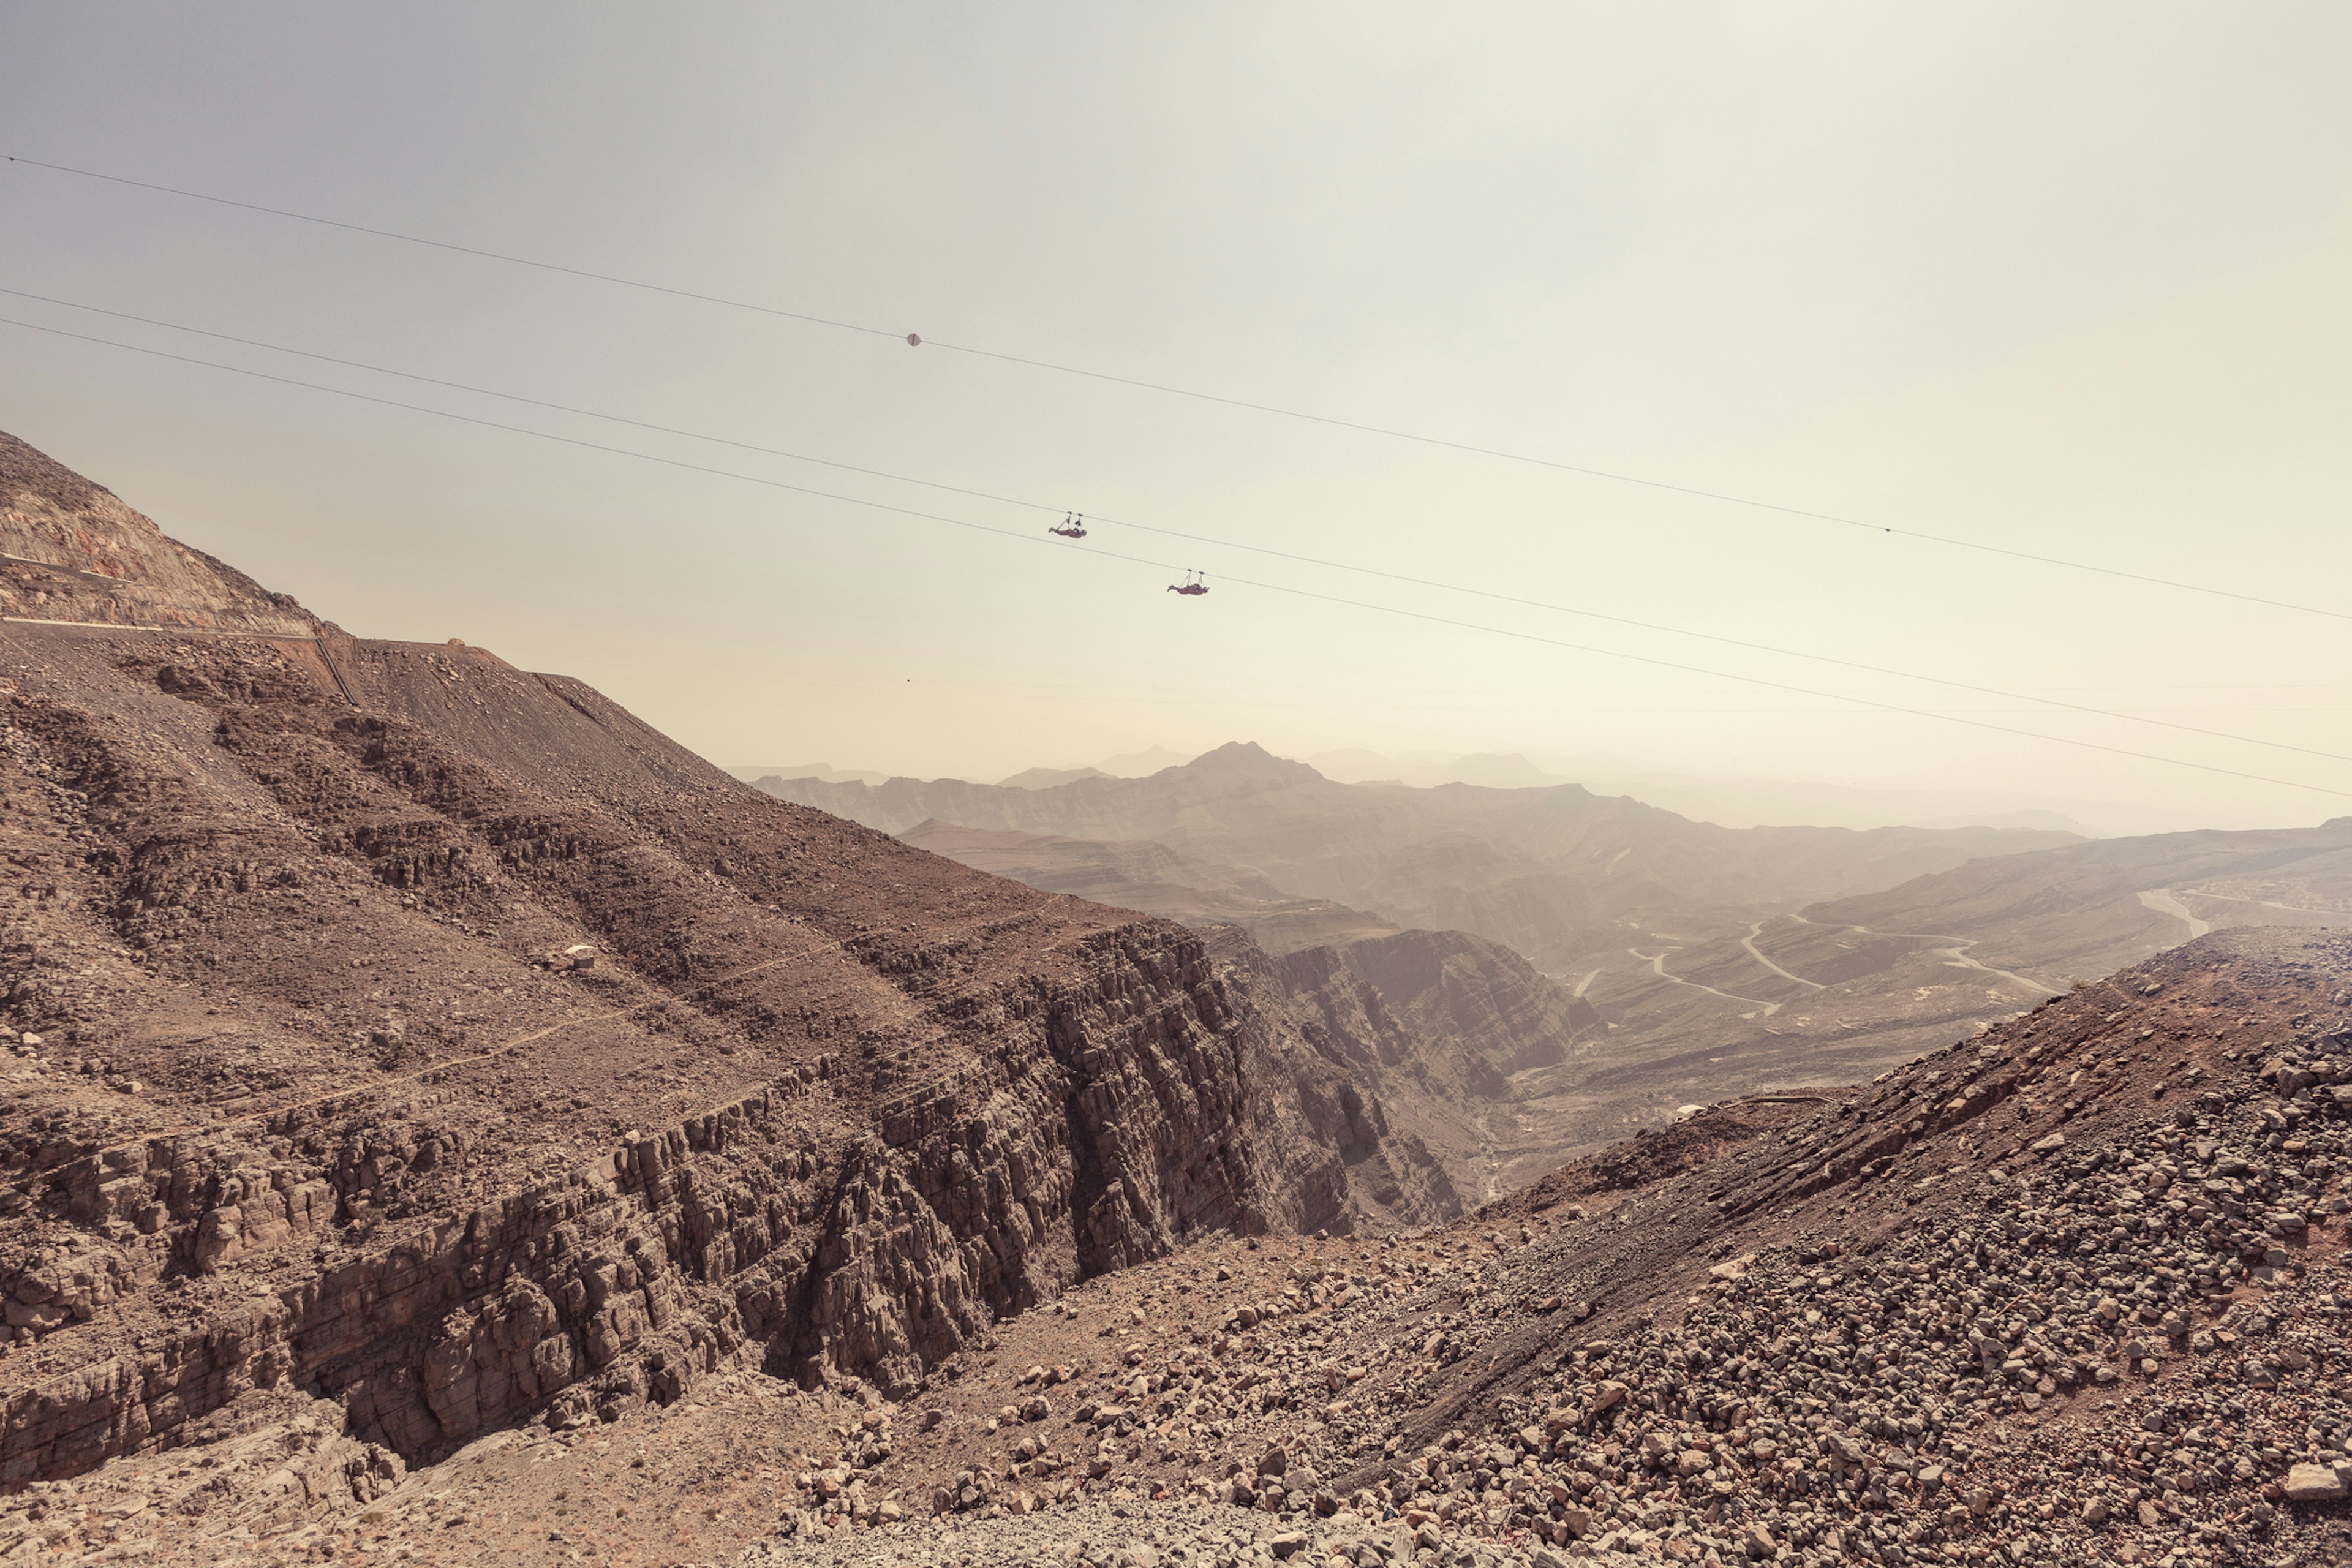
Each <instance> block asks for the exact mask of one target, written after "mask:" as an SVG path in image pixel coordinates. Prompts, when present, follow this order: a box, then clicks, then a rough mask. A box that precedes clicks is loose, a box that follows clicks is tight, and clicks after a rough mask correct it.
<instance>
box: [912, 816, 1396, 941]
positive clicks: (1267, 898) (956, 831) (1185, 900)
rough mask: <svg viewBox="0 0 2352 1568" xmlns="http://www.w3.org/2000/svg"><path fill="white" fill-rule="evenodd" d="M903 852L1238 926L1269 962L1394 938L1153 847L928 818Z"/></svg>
mask: <svg viewBox="0 0 2352 1568" xmlns="http://www.w3.org/2000/svg"><path fill="white" fill-rule="evenodd" d="M898 838H899V840H900V842H902V843H907V844H912V845H914V846H915V847H917V848H919V849H928V850H929V851H930V852H931V853H932V854H934V855H944V856H946V857H947V858H949V859H950V860H955V861H959V862H961V864H963V865H966V866H970V867H971V868H973V869H975V870H980V871H986V872H988V873H990V874H991V875H992V876H997V877H1010V878H1012V879H1013V880H1014V881H1016V882H1026V883H1028V884H1029V885H1030V886H1031V887H1033V888H1042V889H1045V891H1047V892H1049V893H1074V894H1076V896H1077V897H1079V898H1082V899H1092V900H1095V901H1097V903H1106V904H1116V905H1118V907H1119V908H1121V909H1128V910H1144V911H1145V912H1146V913H1149V914H1155V915H1165V916H1167V917H1168V918H1169V919H1170V920H1171V921H1181V922H1183V923H1184V924H1186V925H1189V926H1208V925H1237V926H1239V927H1241V928H1242V929H1243V930H1244V931H1247V932H1249V934H1250V938H1251V940H1252V941H1254V942H1256V943H1257V944H1258V945H1259V946H1260V947H1263V948H1265V950H1266V951H1267V952H1275V953H1283V952H1297V950H1298V949H1300V948H1302V947H1318V946H1322V945H1325V944H1327V943H1330V942H1352V941H1354V940H1355V939H1357V938H1359V937H1364V936H1376V935H1381V934H1384V933H1386V932H1388V931H1394V930H1396V929H1397V926H1396V922H1395V921H1388V920H1383V919H1381V917H1380V916H1378V915H1375V914H1367V913H1366V912H1365V911H1363V910H1352V909H1349V907H1348V906H1347V905H1345V904H1342V903H1338V902H1335V901H1333V900H1329V899H1302V898H1299V897H1297V896H1296V895H1294V894H1291V893H1287V892H1285V891H1284V890H1283V889H1280V888H1278V887H1276V886H1275V885H1274V883H1273V882H1272V881H1271V880H1269V879H1267V878H1266V877H1265V874H1264V873H1262V872H1258V871H1253V870H1249V869H1246V868H1243V867H1239V866H1229V865H1223V864H1221V863H1219V862H1217V861H1213V860H1198V859H1194V858H1192V857H1191V856H1188V855H1179V854H1177V853H1176V852H1175V851H1174V850H1172V849H1171V848H1169V847H1166V846H1165V845H1161V844H1154V843H1152V842H1150V840H1149V839H1137V840H1131V841H1129V842H1126V843H1104V842H1102V841H1100V840H1098V839H1092V838H1072V837H1068V836H1066V835H1061V834H1045V833H1022V832H1018V831H1013V830H1010V829H995V830H992V829H988V828H979V827H962V826H957V825H955V824H953V823H947V822H941V821H940V820H938V819H937V818H936V817H927V818H925V819H924V820H923V821H921V822H919V823H917V824H916V825H915V826H912V827H910V828H908V829H907V830H906V831H905V832H904V833H901V834H899V835H898Z"/></svg>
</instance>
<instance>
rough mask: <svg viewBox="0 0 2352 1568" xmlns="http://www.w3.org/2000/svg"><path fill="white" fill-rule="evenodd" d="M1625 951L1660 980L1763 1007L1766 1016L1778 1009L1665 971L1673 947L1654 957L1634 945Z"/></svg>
mask: <svg viewBox="0 0 2352 1568" xmlns="http://www.w3.org/2000/svg"><path fill="white" fill-rule="evenodd" d="M1625 951H1626V952H1630V953H1632V954H1633V956H1634V957H1635V958H1638V959H1640V960H1641V961H1642V962H1643V963H1646V964H1648V965H1649V966H1650V973H1653V974H1654V975H1656V976H1657V977H1658V978H1659V979H1661V980H1671V981H1673V982H1674V983H1675V984H1677V985H1687V986H1689V987H1690V988H1691V989H1692V990H1694V991H1704V992H1706V994H1708V995H1710V996H1720V997H1722V998H1723V999H1724V1000H1725V1001H1727V1002H1738V1003H1740V1004H1742V1005H1746V1006H1749V1007H1761V1008H1763V1009H1764V1012H1763V1016H1765V1017H1768V1018H1769V1017H1770V1016H1772V1015H1773V1014H1775V1013H1777V1012H1779V1011H1780V1003H1778V1002H1767V1001H1765V1000H1764V999H1763V998H1762V997H1760V996H1734V995H1733V994H1731V993H1730V992H1728V991H1717V989H1716V988H1715V987H1714V986H1712V985H1702V984H1699V983H1698V982H1697V981H1696V980H1685V979H1684V978H1683V977H1682V976H1681V975H1679V974H1669V973H1666V954H1667V953H1669V952H1675V949H1674V948H1671V947H1669V948H1663V949H1661V950H1660V951H1659V952H1658V955H1657V956H1656V957H1655V958H1653V957H1651V956H1650V955H1649V954H1648V953H1646V952H1643V951H1642V950H1641V949H1639V948H1636V947H1629V948H1627V949H1626V950H1625ZM1789 978H1790V979H1791V980H1793V979H1795V978H1796V976H1795V975H1793V974H1792V975H1790V977H1789Z"/></svg>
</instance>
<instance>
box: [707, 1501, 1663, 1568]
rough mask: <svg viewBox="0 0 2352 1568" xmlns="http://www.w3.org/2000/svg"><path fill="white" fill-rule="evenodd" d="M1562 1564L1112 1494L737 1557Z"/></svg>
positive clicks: (1184, 1566) (1513, 1549)
mask: <svg viewBox="0 0 2352 1568" xmlns="http://www.w3.org/2000/svg"><path fill="white" fill-rule="evenodd" d="M1565 1561H1566V1559H1565V1554H1563V1553H1559V1552H1554V1551H1552V1550H1550V1549H1549V1548H1543V1547H1538V1546H1534V1545H1516V1546H1515V1545H1511V1544H1507V1543H1494V1542H1459V1543H1448V1544H1446V1545H1444V1546H1442V1547H1437V1548H1432V1547H1428V1546H1416V1545H1415V1544H1414V1531H1413V1528H1412V1526H1410V1525H1407V1524H1405V1523H1404V1522H1403V1521H1402V1520H1398V1521H1390V1522H1388V1523H1386V1524H1383V1525H1381V1526H1378V1527H1372V1526H1369V1525H1367V1523H1366V1522H1365V1521H1362V1520H1360V1519H1356V1518H1354V1517H1352V1516H1350V1517H1349V1518H1347V1519H1346V1520H1344V1521H1340V1520H1320V1521H1311V1522H1305V1523H1298V1522H1294V1521H1287V1520H1276V1519H1273V1518H1269V1517H1265V1516H1259V1515H1253V1514H1250V1513H1245V1512H1242V1511H1239V1510H1234V1509H1230V1508H1216V1507H1213V1506H1208V1505H1203V1504H1199V1503H1191V1502H1183V1501H1178V1500H1163V1501H1158V1502H1155V1501H1152V1500H1149V1499H1146V1498H1142V1497H1139V1496H1136V1495H1134V1494H1132V1493H1124V1492H1121V1491H1118V1490H1114V1491H1113V1492H1112V1493H1110V1494H1109V1495H1108V1496H1106V1497H1099V1498H1087V1499H1086V1500H1082V1501H1078V1502H1075V1503H1071V1504H1069V1505H1066V1506H1064V1507H1060V1508H1055V1509H1051V1510H1045V1511H1042V1512H1038V1513H1031V1514H1008V1515H1005V1516H1004V1517H1003V1518H1000V1519H991V1520H982V1521H963V1520H959V1519H955V1518H952V1517H950V1518H945V1519H938V1520H924V1521H908V1522H905V1523H901V1524H897V1525H889V1526H885V1527H883V1528H881V1529H878V1530H866V1531H849V1530H838V1531H833V1532H831V1533H830V1534H826V1533H824V1532H821V1531H820V1532H813V1533H810V1534H806V1535H803V1536H799V1537H795V1538H793V1539H791V1540H778V1541H772V1542H760V1543H759V1544H757V1545H755V1546H753V1547H752V1548H751V1551H749V1552H746V1553H745V1554H744V1556H743V1558H742V1563H741V1568H768V1565H771V1564H783V1563H792V1564H794V1565H796V1568H797V1565H800V1564H807V1565H809V1568H833V1565H835V1564H838V1565H840V1568H852V1565H857V1568H865V1565H867V1564H873V1565H877V1568H878V1565H882V1564H888V1565H890V1568H901V1565H904V1568H919V1565H929V1568H994V1565H996V1564H1000V1563H1002V1564H1013V1563H1074V1564H1093V1565H1096V1568H1174V1565H1181V1568H1246V1565H1248V1564H1252V1563H1297V1564H1301V1565H1307V1564H1311V1565H1313V1568H1328V1564H1333V1563H1349V1564H1355V1565H1357V1568H1379V1565H1380V1564H1383V1563H1410V1564H1413V1565H1415V1568H1423V1565H1431V1568H1441V1565H1442V1568H1563V1565H1564V1563H1565ZM1579 1561H1580V1562H1582V1563H1591V1564H1593V1565H1594V1568H1607V1565H1609V1564H1612V1563H1631V1562H1633V1561H1634V1560H1633V1559H1632V1558H1630V1557H1627V1556H1624V1555H1622V1554H1617V1553H1607V1554H1601V1553H1595V1554H1591V1555H1588V1556H1583V1557H1580V1559H1579ZM1645 1561H1646V1560H1645Z"/></svg>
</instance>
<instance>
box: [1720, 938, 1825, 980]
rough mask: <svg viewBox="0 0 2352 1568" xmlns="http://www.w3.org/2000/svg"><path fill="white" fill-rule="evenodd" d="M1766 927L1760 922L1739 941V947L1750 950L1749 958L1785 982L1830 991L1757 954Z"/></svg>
mask: <svg viewBox="0 0 2352 1568" xmlns="http://www.w3.org/2000/svg"><path fill="white" fill-rule="evenodd" d="M1764 926H1765V922H1764V921H1757V922H1756V923H1755V924H1754V925H1752V926H1749V927H1748V934H1747V935H1746V936H1743V937H1741V938H1740V939H1739V945H1740V946H1742V947H1744V948H1746V949H1747V950H1748V957H1750V958H1752V959H1754V960H1755V961H1756V962H1757V963H1760V964H1762V965H1763V966H1764V967H1765V968H1767V969H1769V970H1770V971H1771V972H1772V973H1775V974H1777V975H1779V976H1780V978H1781V979H1783V980H1793V981H1795V982H1796V983H1797V984H1800V985H1810V986H1811V987H1812V988H1813V989H1814V990H1816V991H1826V990H1828V989H1829V987H1828V986H1826V985H1824V984H1822V983H1821V982H1820V981H1818V980H1808V979H1806V978H1805V977H1804V976H1803V975H1801V974H1791V973H1789V972H1788V971H1787V970H1785V969H1783V968H1781V967H1780V965H1779V964H1777V963H1773V962H1772V961H1771V960H1770V959H1769V958H1767V957H1765V956H1764V955H1763V954H1762V953H1760V952H1757V951H1756V939H1757V937H1759V935H1761V934H1762V933H1763V931H1764Z"/></svg>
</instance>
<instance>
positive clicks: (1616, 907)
mask: <svg viewBox="0 0 2352 1568" xmlns="http://www.w3.org/2000/svg"><path fill="white" fill-rule="evenodd" d="M754 782H755V783H756V784H757V785H758V787H760V788H761V789H762V790H765V791H767V792H768V793H769V794H771V795H776V796H778V797H779V798H782V799H785V800H792V801H797V802H798V803H800V804H802V805H814V806H817V807H819V808H821V809H823V810H825V811H830V812H832V813H834V814H835V816H845V817H848V818H850V819H851V820H852V821H855V822H862V823H864V824H866V826H869V827H878V828H881V829H883V830H884V831H885V832H889V833H903V832H905V831H907V830H908V828H911V827H914V826H917V825H918V824H920V823H923V822H925V821H931V820H936V821H938V822H941V823H952V824H955V825H956V826H961V827H971V828H987V829H992V830H996V831H1006V830H1012V831H1017V832H1023V833H1035V834H1045V835H1052V836H1057V837H1069V838H1082V839H1088V840H1096V841H1101V842H1107V843H1126V842H1132V841H1137V840H1147V841H1150V842H1151V843H1155V844H1159V845H1161V846H1164V847H1166V848H1168V849H1171V850H1172V851H1174V852H1175V853H1177V854H1178V855H1181V856H1183V857H1186V858H1191V859H1194V860H1205V861H1213V862H1218V863H1221V864H1224V865H1230V866H1234V867H1240V868H1246V869H1248V870H1252V871H1255V872H1257V873H1259V874H1260V875H1262V876H1264V877H1265V878H1266V879H1269V880H1270V881H1271V882H1273V883H1274V884H1275V886H1276V887H1277V888H1279V889H1282V890H1283V891H1285V892H1286V893H1287V894H1289V895H1291V896H1293V897H1297V898H1306V899H1324V900H1331V901H1333V902H1337V903H1341V904H1346V905H1349V906H1350V907H1352V908H1355V909H1360V910H1369V911H1370V912H1371V913H1374V914H1377V915H1380V916H1381V917H1383V918H1385V919H1387V920H1391V921H1395V922H1396V923H1398V924H1400V925H1407V926H1420V927H1423V928H1426V929H1430V930H1440V931H1445V930H1452V931H1472V932H1475V933H1476V934H1478V935H1480V936H1485V937H1489V938H1492V939H1493V940H1495V941H1497V942H1505V943H1507V944H1508V945H1509V946H1511V947H1513V948H1515V949H1517V951H1518V952H1522V953H1525V954H1526V955H1527V956H1528V958H1530V959H1533V960H1534V961H1535V962H1536V963H1538V965H1539V966H1541V967H1544V968H1547V969H1551V970H1553V971H1554V972H1556V973H1557V972H1563V971H1566V970H1569V969H1570V968H1572V967H1573V966H1574V965H1575V963H1577V961H1578V959H1579V958H1580V956H1581V955H1583V954H1585V953H1587V952H1591V950H1592V949H1593V948H1594V946H1595V944H1596V942H1610V941H1612V940H1613V939H1612V938H1610V937H1608V936H1607V935H1606V934H1605V933H1603V934H1601V935H1596V932H1595V928H1600V927H1606V926H1607V924H1608V923H1609V922H1610V921H1613V920H1615V919H1616V918H1618V917H1619V916H1621V915H1622V914H1624V913H1625V912H1626V911H1628V910H1640V909H1654V908H1672V909H1687V908H1691V907H1694V906H1698V907H1706V906H1713V905H1722V904H1729V905H1737V906H1741V907H1747V906H1751V905H1762V906H1766V907H1769V908H1773V909H1794V908H1796V907H1798V906H1800V905H1802V904H1806V903H1811V902H1813V901H1816V900H1821V899H1827V898H1838V897H1843V896H1847V895H1851V894H1854V893H1862V892H1872V891H1876V890H1877V889H1882V888H1886V887H1891V886H1893V885H1894V884H1895V883H1897V882H1901V881H1904V880H1906V879H1908V878H1911V877H1915V876H1918V875H1921V874H1923V873H1927V872H1930V871H1941V870H1948V869H1950V868H1953V867H1956V866H1958V865H1961V864H1963V863H1964V862H1966V861H1968V860H1970V859H1973V858H1979V857H1981V856H1987V855H2006V854H2013V853H2015V852H2017V851H2019V850H2021V849H2039V848H2048V847H2056V846H2058V845H2062V844H2067V843H2073V842H2075V841H2076V840H2075V839H2074V837H2073V836H2071V835H2067V834H2062V833H2050V832H2044V831H2037V830H2031V829H2027V830H2020V829H2013V828H1956V829H1930V828H1912V827H1886V828H1876V829H1872V830H1869V831H1866V832H1856V831H1854V830H1852V829H1848V828H1834V827H1826V828H1825V827H1752V828H1725V827H1718V826H1715V825H1714V824H1712V823H1704V822H1693V821H1691V820H1689V819H1688V818H1686V817H1682V816H1675V814H1674V813H1672V812H1669V811H1661V810H1659V809H1657V808H1655V807H1654V806H1649V805H1643V804H1642V803H1641V802H1639V801H1635V800H1630V799H1625V798H1622V797H1615V798H1612V797H1603V796H1600V795H1593V794H1592V793H1591V792H1590V791H1588V790H1586V789H1585V788H1583V787H1582V786H1581V785H1579V784H1553V785H1549V786H1546V787H1542V788H1528V789H1501V788H1491V787H1485V786H1479V785H1471V784H1447V785H1444V786H1442V787H1439V788H1435V789H1415V788H1412V787H1409V786H1406V785H1402V784H1338V783H1335V782H1333V781H1332V780H1330V779H1328V778H1326V777H1324V776H1323V774H1322V773H1319V772H1318V771H1317V770H1316V769H1314V768H1312V767H1310V766H1308V765H1307V764H1306V763H1297V762H1288V761H1286V760H1284V759H1282V758H1279V757H1276V756H1272V755H1270V754H1268V753H1267V752H1265V750H1264V749H1262V748H1260V747H1258V746H1256V745H1254V744H1250V743H1247V742H1235V743H1234V744H1231V745H1226V746H1221V747H1219V748H1218V749H1217V750H1215V751H1213V752H1207V753H1205V754H1203V755H1202V756H1200V757H1196V758H1194V759H1193V760H1192V762H1190V763H1185V764H1183V765H1182V766H1181V767H1173V768H1166V769H1162V770H1161V771H1160V772H1159V773H1153V774H1152V775H1150V777H1149V778H1141V779H1118V778H1108V777H1088V778H1081V779H1077V780H1075V781H1073V782H1071V783H1067V784H1056V785H1054V786H1052V787H1050V788H1045V789H1026V788H1020V787H1008V786H1006V785H1003V784H968V783H965V782H963V781H961V780H957V779H939V780H932V781H928V782H926V781H922V780H917V779H891V780H888V781H887V782H886V783H883V784H868V783H862V782H848V783H829V782H826V781H824V780H821V779H816V778H801V779H783V778H780V777H771V778H763V779H760V780H757V781H754Z"/></svg>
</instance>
